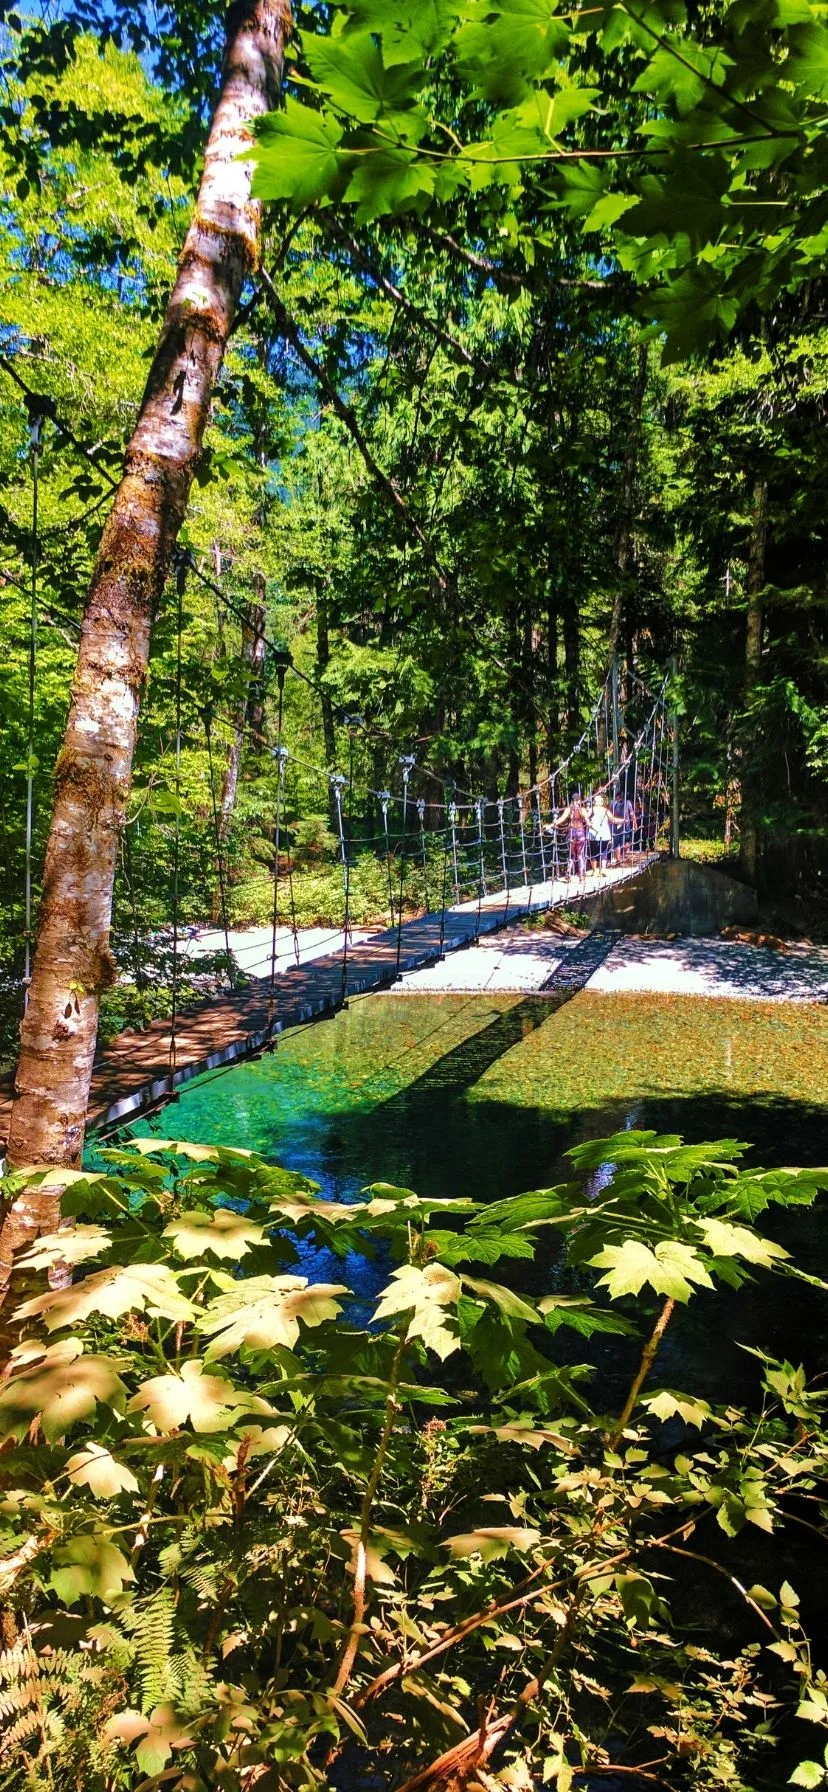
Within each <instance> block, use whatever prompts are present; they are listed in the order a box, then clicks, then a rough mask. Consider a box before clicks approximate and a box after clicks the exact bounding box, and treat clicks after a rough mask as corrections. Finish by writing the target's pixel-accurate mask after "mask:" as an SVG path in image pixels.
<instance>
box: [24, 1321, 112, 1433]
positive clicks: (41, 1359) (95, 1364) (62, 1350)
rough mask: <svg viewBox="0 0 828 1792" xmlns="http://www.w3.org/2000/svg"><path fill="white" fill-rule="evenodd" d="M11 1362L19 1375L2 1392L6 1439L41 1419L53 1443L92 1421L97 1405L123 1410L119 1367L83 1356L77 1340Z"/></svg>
mask: <svg viewBox="0 0 828 1792" xmlns="http://www.w3.org/2000/svg"><path fill="white" fill-rule="evenodd" d="M12 1361H13V1363H15V1371H14V1372H13V1373H12V1375H11V1376H10V1377H9V1380H8V1381H7V1382H6V1383H5V1384H4V1386H3V1388H2V1391H1V1392H0V1438H2V1439H6V1438H17V1439H19V1438H21V1437H23V1436H24V1435H25V1433H26V1431H27V1430H28V1428H29V1426H30V1424H31V1422H32V1420H33V1419H39V1420H40V1424H41V1427H42V1430H43V1435H44V1437H45V1438H46V1439H47V1441H48V1442H49V1443H54V1442H55V1441H56V1439H58V1438H60V1437H63V1436H64V1435H65V1433H66V1432H67V1431H68V1430H69V1429H70V1428H71V1426H72V1425H74V1424H76V1423H77V1421H78V1420H79V1419H90V1418H94V1415H95V1411H96V1408H97V1403H98V1401H103V1402H104V1403H105V1404H106V1405H107V1406H111V1407H114V1408H115V1410H116V1411H122V1410H123V1407H124V1404H125V1401H126V1396H127V1389H126V1387H125V1386H124V1383H123V1382H122V1380H121V1378H120V1376H119V1375H118V1374H117V1373H116V1369H115V1364H114V1363H113V1362H111V1361H110V1360H109V1358H108V1357H105V1356H85V1355H84V1354H83V1345H82V1343H81V1341H80V1339H79V1338H63V1339H62V1340H61V1341H60V1343H58V1344H52V1345H50V1346H49V1347H48V1348H47V1349H44V1348H43V1347H42V1346H36V1347H34V1349H30V1350H28V1351H26V1352H25V1354H22V1355H21V1354H19V1353H15V1356H13V1358H12ZM17 1363H19V1364H20V1365H21V1366H20V1367H19V1368H17V1367H16V1364H17Z"/></svg>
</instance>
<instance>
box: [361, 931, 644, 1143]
mask: <svg viewBox="0 0 828 1792" xmlns="http://www.w3.org/2000/svg"><path fill="white" fill-rule="evenodd" d="M617 937H618V936H617V935H616V934H614V933H594V934H590V935H589V936H588V938H587V939H585V940H583V941H582V942H581V944H580V945H578V946H575V947H574V948H573V949H572V951H570V952H568V953H567V954H566V956H565V958H564V959H563V960H562V961H561V963H560V964H558V965H557V966H556V968H555V970H554V971H552V973H551V974H550V976H549V977H547V979H546V981H545V982H544V983H543V984H542V985H541V988H540V990H538V991H537V992H535V993H533V994H532V995H528V996H524V997H523V998H522V1000H520V1001H518V1002H516V1003H515V1004H514V1006H513V1007H511V1008H507V1009H506V1010H504V1012H503V1013H501V1014H498V1015H496V1016H495V1018H494V1020H492V1021H490V1022H489V1024H488V1026H485V1027H481V1028H480V1029H479V1031H478V1032H476V1033H472V1034H471V1035H470V1037H469V1038H468V1039H464V1040H463V1041H462V1043H461V1044H460V1045H456V1046H454V1047H453V1048H452V1050H451V1051H448V1052H445V1053H444V1054H443V1056H442V1057H441V1058H437V1059H436V1060H435V1062H434V1063H433V1064H431V1065H429V1068H428V1069H427V1070H424V1071H423V1072H422V1074H421V1075H420V1076H418V1077H414V1078H413V1080H412V1081H411V1082H410V1083H408V1084H407V1085H406V1087H405V1088H404V1089H401V1090H399V1091H398V1093H397V1094H395V1095H390V1096H388V1097H387V1099H386V1100H385V1101H384V1102H380V1103H379V1104H378V1105H379V1106H380V1107H382V1108H383V1109H384V1110H385V1112H386V1113H387V1112H388V1111H389V1109H390V1110H393V1109H394V1108H395V1107H398V1108H400V1109H403V1108H404V1109H405V1110H406V1111H408V1110H410V1108H411V1105H412V1101H414V1102H416V1100H417V1098H418V1097H423V1098H430V1097H431V1096H433V1095H437V1094H440V1095H443V1096H458V1095H462V1094H463V1093H464V1091H465V1090H466V1089H471V1088H472V1087H473V1086H474V1084H475V1083H476V1082H479V1080H480V1078H481V1077H482V1076H485V1073H486V1071H487V1070H490V1069H491V1067H492V1065H493V1064H496V1063H497V1062H498V1060H499V1059H500V1058H503V1057H505V1055H506V1053H507V1052H510V1051H511V1050H512V1048H513V1047H514V1046H516V1045H520V1043H521V1040H523V1039H525V1038H526V1037H527V1035H528V1034H529V1033H534V1032H535V1030H536V1028H537V1027H542V1026H544V1025H545V1024H546V1022H547V1021H548V1020H551V1019H552V1017H553V1015H555V1014H557V1013H558V1012H559V1010H560V1009H561V1008H563V1007H565V1005H566V1003H567V1002H571V1001H572V998H573V996H577V995H579V994H580V992H581V990H583V989H585V988H586V985H587V983H588V982H589V979H590V977H591V976H592V975H593V973H594V972H595V971H597V969H598V967H599V965H601V964H603V962H604V960H605V959H606V958H607V957H608V956H609V954H610V952H611V951H612V948H613V946H614V944H615V941H616V939H617ZM485 993H486V992H485V990H481V992H480V994H481V995H485ZM401 999H403V1000H404V999H405V998H401Z"/></svg>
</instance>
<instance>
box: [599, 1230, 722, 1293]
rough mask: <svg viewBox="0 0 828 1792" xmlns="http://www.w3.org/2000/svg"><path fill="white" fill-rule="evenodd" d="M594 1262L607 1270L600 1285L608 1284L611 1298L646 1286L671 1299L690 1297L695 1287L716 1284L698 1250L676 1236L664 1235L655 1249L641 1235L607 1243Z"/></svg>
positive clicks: (709, 1286) (639, 1291) (607, 1287)
mask: <svg viewBox="0 0 828 1792" xmlns="http://www.w3.org/2000/svg"><path fill="white" fill-rule="evenodd" d="M590 1262H591V1263H592V1265H593V1267H594V1268H595V1269H605V1270H606V1272H607V1273H606V1275H603V1276H600V1277H599V1287H603V1288H606V1290H607V1293H608V1294H609V1296H610V1299H611V1300H621V1299H622V1298H623V1296H624V1295H625V1294H640V1293H641V1290H642V1288H644V1287H645V1286H646V1287H650V1288H652V1289H653V1291H654V1293H656V1294H664V1295H666V1296H667V1297H668V1298H669V1299H671V1300H678V1301H688V1300H690V1299H691V1297H692V1295H693V1293H694V1292H695V1289H697V1288H712V1287H713V1281H712V1278H711V1276H710V1272H709V1270H707V1269H706V1268H705V1265H704V1263H703V1262H702V1260H701V1258H700V1257H699V1256H698V1254H697V1253H696V1251H694V1250H692V1249H691V1247H690V1245H686V1244H680V1243H679V1242H678V1240H676V1239H672V1238H668V1239H662V1241H661V1242H660V1243H659V1244H657V1245H656V1246H655V1248H654V1249H653V1250H651V1249H650V1246H649V1245H646V1244H643V1243H642V1242H641V1240H640V1239H637V1238H627V1239H625V1240H624V1243H623V1244H620V1245H605V1246H604V1249H603V1250H602V1251H599V1252H598V1254H597V1256H595V1257H591V1258H590Z"/></svg>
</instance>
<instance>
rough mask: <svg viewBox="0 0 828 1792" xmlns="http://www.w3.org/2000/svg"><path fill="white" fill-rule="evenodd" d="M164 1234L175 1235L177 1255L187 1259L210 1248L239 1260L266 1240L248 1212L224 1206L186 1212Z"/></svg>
mask: <svg viewBox="0 0 828 1792" xmlns="http://www.w3.org/2000/svg"><path fill="white" fill-rule="evenodd" d="M161 1236H162V1238H171V1239H172V1240H173V1243H174V1245H175V1250H176V1255H177V1256H179V1257H184V1258H185V1259H187V1260H191V1259H192V1258H198V1257H201V1256H202V1255H203V1253H204V1252H205V1251H209V1253H210V1255H211V1256H213V1257H223V1258H225V1259H229V1260H230V1261H232V1262H236V1263H238V1262H239V1261H240V1259H241V1258H242V1257H243V1256H245V1255H246V1253H247V1252H248V1251H250V1250H252V1248H253V1246H254V1245H257V1244H261V1243H262V1240H263V1239H264V1236H265V1233H264V1228H263V1227H262V1226H257V1225H255V1224H254V1223H253V1222H252V1221H250V1220H248V1219H247V1218H246V1217H245V1215H244V1214H242V1213H234V1212H233V1210H232V1209H231V1208H229V1207H220V1208H218V1210H217V1211H216V1212H215V1213H203V1212H202V1211H200V1209H198V1208H194V1209H193V1210H192V1211H191V1212H190V1213H183V1214H181V1215H180V1216H179V1217H178V1219H175V1220H171V1221H170V1223H169V1225H168V1226H165V1228H164V1231H163V1232H162V1234H161Z"/></svg>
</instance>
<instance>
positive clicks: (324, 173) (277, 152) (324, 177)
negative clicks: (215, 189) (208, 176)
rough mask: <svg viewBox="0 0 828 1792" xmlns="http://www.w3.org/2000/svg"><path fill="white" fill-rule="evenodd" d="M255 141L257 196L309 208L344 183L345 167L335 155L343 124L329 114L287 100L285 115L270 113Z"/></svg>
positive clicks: (254, 187)
mask: <svg viewBox="0 0 828 1792" xmlns="http://www.w3.org/2000/svg"><path fill="white" fill-rule="evenodd" d="M256 139H257V144H258V149H257V153H256V171H255V175H254V179H253V191H254V193H255V195H256V196H257V198H259V199H291V200H292V201H293V203H294V204H295V205H296V206H304V205H311V204H312V203H313V201H314V200H317V199H324V198H327V197H329V196H330V195H331V194H333V193H335V192H337V190H339V189H341V187H342V186H343V185H344V181H345V170H344V165H343V163H342V161H341V159H340V157H339V155H338V153H337V152H338V148H339V144H340V142H341V139H342V126H341V125H340V124H339V123H338V122H337V120H336V119H335V118H333V117H331V116H330V114H329V113H326V112H313V111H311V110H310V108H309V107H308V106H303V105H300V103H299V102H298V101H297V100H294V99H293V98H291V97H290V96H289V97H288V99H287V100H286V102H285V109H284V111H283V112H272V113H269V114H268V116H267V117H266V118H263V119H261V120H260V121H259V123H258V125H257V127H256Z"/></svg>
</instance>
